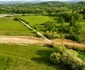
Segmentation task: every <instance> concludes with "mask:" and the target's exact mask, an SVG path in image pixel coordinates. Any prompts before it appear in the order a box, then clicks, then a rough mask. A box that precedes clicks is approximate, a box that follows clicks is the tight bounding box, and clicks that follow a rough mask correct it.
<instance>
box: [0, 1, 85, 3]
mask: <svg viewBox="0 0 85 70" xmlns="http://www.w3.org/2000/svg"><path fill="white" fill-rule="evenodd" d="M80 2H85V1H80ZM24 3H40V4H43V3H45V4H46V3H51V4H58V3H77V1H64V2H63V1H0V4H24Z"/></svg>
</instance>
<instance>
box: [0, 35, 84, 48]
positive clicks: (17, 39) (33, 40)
mask: <svg viewBox="0 0 85 70" xmlns="http://www.w3.org/2000/svg"><path fill="white" fill-rule="evenodd" d="M51 41H52V42H54V43H56V44H62V43H63V44H64V45H69V46H81V47H85V44H79V43H77V42H74V41H71V40H66V39H64V40H61V39H54V40H51ZM0 43H13V44H41V45H46V44H50V43H49V42H48V41H46V40H45V39H43V38H38V37H33V36H0Z"/></svg>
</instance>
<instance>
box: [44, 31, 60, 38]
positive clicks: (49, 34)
mask: <svg viewBox="0 0 85 70" xmlns="http://www.w3.org/2000/svg"><path fill="white" fill-rule="evenodd" d="M44 35H45V36H46V37H47V38H49V39H52V38H59V37H60V35H59V34H57V32H52V31H46V32H45V33H44Z"/></svg>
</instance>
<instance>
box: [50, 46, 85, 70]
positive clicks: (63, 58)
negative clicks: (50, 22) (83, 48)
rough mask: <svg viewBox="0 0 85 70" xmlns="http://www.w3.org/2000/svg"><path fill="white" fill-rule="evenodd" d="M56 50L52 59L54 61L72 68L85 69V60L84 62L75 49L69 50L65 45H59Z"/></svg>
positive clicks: (74, 69)
mask: <svg viewBox="0 0 85 70" xmlns="http://www.w3.org/2000/svg"><path fill="white" fill-rule="evenodd" d="M55 48H56V49H57V51H56V52H54V53H52V54H51V56H50V59H51V61H52V62H53V63H55V64H59V63H62V64H63V65H67V66H68V67H70V68H71V69H72V70H85V62H83V61H82V60H81V59H80V58H79V57H77V56H78V53H77V52H76V51H74V50H69V49H67V48H65V46H57V47H55Z"/></svg>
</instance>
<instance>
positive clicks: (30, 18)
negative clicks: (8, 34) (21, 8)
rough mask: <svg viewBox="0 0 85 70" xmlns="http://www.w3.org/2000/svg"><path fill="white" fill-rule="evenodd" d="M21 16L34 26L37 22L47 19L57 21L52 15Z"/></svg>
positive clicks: (40, 22)
mask: <svg viewBox="0 0 85 70" xmlns="http://www.w3.org/2000/svg"><path fill="white" fill-rule="evenodd" d="M19 17H20V18H22V19H24V20H25V21H27V22H29V24H30V25H31V26H34V25H36V24H42V23H44V22H47V21H52V22H55V19H54V18H53V17H50V16H19Z"/></svg>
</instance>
